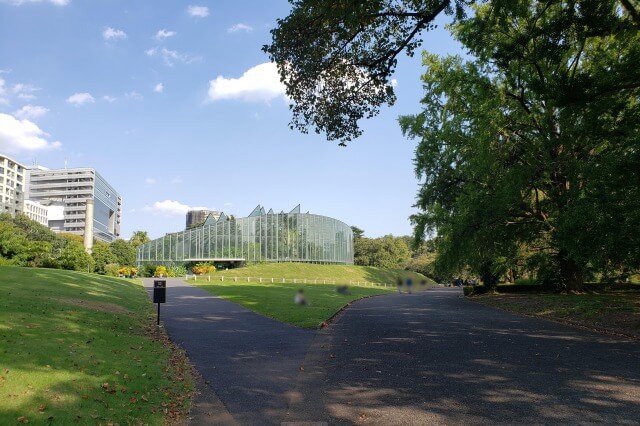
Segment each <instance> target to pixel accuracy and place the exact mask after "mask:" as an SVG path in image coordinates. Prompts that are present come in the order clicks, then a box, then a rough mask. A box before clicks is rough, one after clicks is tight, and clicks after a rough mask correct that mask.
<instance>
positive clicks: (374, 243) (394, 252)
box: [354, 235, 411, 269]
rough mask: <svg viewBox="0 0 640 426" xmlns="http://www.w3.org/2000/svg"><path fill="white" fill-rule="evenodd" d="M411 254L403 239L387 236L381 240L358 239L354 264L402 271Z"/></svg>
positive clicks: (355, 244) (355, 246) (355, 243)
mask: <svg viewBox="0 0 640 426" xmlns="http://www.w3.org/2000/svg"><path fill="white" fill-rule="evenodd" d="M410 258H411V252H410V251H409V247H408V246H407V244H406V243H405V241H404V239H403V237H394V236H393V235H385V236H384V237H381V238H374V239H372V238H365V237H361V238H358V240H356V241H355V242H354V263H355V264H356V265H361V266H376V267H380V268H389V269H402V268H404V267H405V266H406V265H407V263H408V262H409V259H410Z"/></svg>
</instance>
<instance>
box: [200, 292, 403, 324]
mask: <svg viewBox="0 0 640 426" xmlns="http://www.w3.org/2000/svg"><path fill="white" fill-rule="evenodd" d="M196 284H197V285H198V287H201V288H203V289H204V290H207V291H209V292H211V293H213V294H216V295H218V296H220V297H222V298H223V299H227V300H229V301H231V302H235V303H238V304H240V305H242V306H244V307H245V308H247V309H251V310H252V311H255V312H258V313H260V314H263V315H265V316H268V317H270V318H273V319H276V320H278V321H282V322H286V323H289V324H293V325H297V326H299V327H306V328H310V327H317V326H319V325H320V324H321V323H322V322H323V321H325V320H326V319H328V318H329V317H331V316H332V315H333V314H335V313H336V312H337V311H338V310H340V308H342V307H343V306H344V305H346V304H347V303H349V302H351V301H353V300H356V299H360V298H362V297H365V296H372V295H376V294H385V293H389V292H391V291H393V289H392V288H391V287H389V288H385V287H356V286H350V287H349V291H350V292H351V294H350V295H342V294H339V293H337V292H336V286H335V285H331V284H282V283H274V284H271V283H262V284H260V283H246V282H245V283H242V282H237V283H235V282H228V281H225V282H215V283H212V284H209V283H205V282H196ZM299 288H302V289H304V294H305V297H306V299H307V300H308V301H309V303H310V304H309V306H298V305H296V304H295V303H294V302H293V298H294V297H295V295H296V292H297V290H298V289H299Z"/></svg>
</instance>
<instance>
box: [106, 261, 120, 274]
mask: <svg viewBox="0 0 640 426" xmlns="http://www.w3.org/2000/svg"><path fill="white" fill-rule="evenodd" d="M104 274H105V275H107V276H109V277H117V276H119V275H120V265H118V264H117V263H107V264H106V265H104Z"/></svg>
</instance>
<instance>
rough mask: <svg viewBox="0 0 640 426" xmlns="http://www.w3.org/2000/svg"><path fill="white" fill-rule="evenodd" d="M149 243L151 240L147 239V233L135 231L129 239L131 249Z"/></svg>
mask: <svg viewBox="0 0 640 426" xmlns="http://www.w3.org/2000/svg"><path fill="white" fill-rule="evenodd" d="M149 241H151V238H149V233H148V232H147V231H135V232H134V233H133V235H132V236H131V238H130V239H129V243H130V244H131V245H132V246H133V247H138V246H139V245H140V244H144V243H148V242H149Z"/></svg>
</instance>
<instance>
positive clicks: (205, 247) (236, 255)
mask: <svg viewBox="0 0 640 426" xmlns="http://www.w3.org/2000/svg"><path fill="white" fill-rule="evenodd" d="M137 262H138V265H144V264H164V265H174V264H184V263H185V262H212V263H214V264H218V265H225V266H237V265H241V264H244V263H254V262H306V263H337V264H348V265H349V264H353V231H352V230H351V227H350V226H349V225H347V224H346V223H344V222H341V221H339V220H337V219H333V218H330V217H327V216H320V215H316V214H311V213H309V212H307V213H302V212H301V211H300V205H298V206H296V207H295V208H294V209H293V210H291V211H290V212H289V213H284V212H283V211H282V212H280V213H275V212H274V211H273V210H271V209H270V210H269V211H265V209H264V207H262V206H257V207H256V208H255V209H254V210H253V211H252V212H251V214H249V216H247V217H240V218H238V217H235V216H227V215H225V214H224V213H220V215H219V216H218V217H217V218H214V217H213V215H210V216H209V217H208V218H207V219H206V220H205V222H204V223H203V224H201V225H199V226H195V227H193V228H189V229H185V230H184V231H181V232H174V233H172V234H167V235H165V236H164V237H162V238H158V239H156V240H153V241H149V242H148V243H145V244H142V245H140V246H138V257H137Z"/></svg>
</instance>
